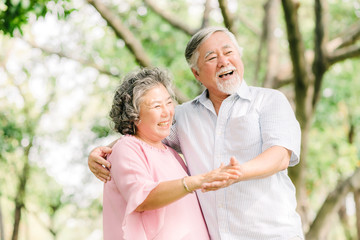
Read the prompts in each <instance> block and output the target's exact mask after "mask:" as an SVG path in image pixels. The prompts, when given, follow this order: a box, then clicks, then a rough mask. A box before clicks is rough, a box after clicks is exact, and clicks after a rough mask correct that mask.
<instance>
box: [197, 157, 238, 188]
mask: <svg viewBox="0 0 360 240" xmlns="http://www.w3.org/2000/svg"><path fill="white" fill-rule="evenodd" d="M242 175H243V173H242V171H241V165H240V164H239V162H238V161H237V160H236V159H235V157H231V159H230V163H229V164H228V165H224V164H223V163H222V164H221V165H220V167H219V168H217V169H215V170H213V171H211V172H209V173H206V174H205V179H206V180H205V182H204V183H203V184H202V185H201V191H202V192H209V191H216V190H218V189H220V188H225V187H228V186H230V185H231V184H234V183H237V182H239V181H240V180H241V177H242Z"/></svg>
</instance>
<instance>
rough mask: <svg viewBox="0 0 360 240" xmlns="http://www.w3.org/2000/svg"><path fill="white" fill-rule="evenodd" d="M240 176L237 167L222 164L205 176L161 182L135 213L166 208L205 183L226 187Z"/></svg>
mask: <svg viewBox="0 0 360 240" xmlns="http://www.w3.org/2000/svg"><path fill="white" fill-rule="evenodd" d="M238 174H239V172H238V171H237V170H236V168H235V167H233V168H231V167H230V168H229V167H224V165H223V164H222V165H221V166H220V167H219V168H217V169H215V170H213V171H210V172H208V173H205V174H201V175H196V176H188V177H185V178H182V179H177V180H172V181H165V182H161V183H159V185H158V186H157V187H156V188H154V189H153V190H152V191H151V192H150V193H149V195H148V196H147V198H146V199H145V200H144V202H142V203H141V204H140V205H139V206H138V207H137V208H136V209H135V211H137V212H143V211H148V210H154V209H158V208H161V207H164V206H166V205H168V204H170V203H173V202H175V201H177V200H179V199H181V198H183V197H184V196H186V195H187V194H189V193H192V192H193V191H195V190H198V189H201V188H202V185H203V184H204V183H212V182H217V183H218V184H223V185H226V182H227V181H229V180H232V179H236V178H238ZM217 189H219V188H217Z"/></svg>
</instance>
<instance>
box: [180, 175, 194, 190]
mask: <svg viewBox="0 0 360 240" xmlns="http://www.w3.org/2000/svg"><path fill="white" fill-rule="evenodd" d="M185 178H187V177H184V178H183V179H182V184H183V186H184V188H185V190H186V191H187V192H188V193H194V191H190V189H189V188H188V186H187V185H186V182H185Z"/></svg>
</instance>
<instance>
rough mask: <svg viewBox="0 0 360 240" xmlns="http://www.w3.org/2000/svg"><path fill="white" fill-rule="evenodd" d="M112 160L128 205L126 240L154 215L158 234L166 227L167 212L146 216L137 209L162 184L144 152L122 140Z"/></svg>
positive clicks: (113, 172)
mask: <svg viewBox="0 0 360 240" xmlns="http://www.w3.org/2000/svg"><path fill="white" fill-rule="evenodd" d="M109 160H110V162H111V170H110V171H111V177H112V179H113V180H114V181H115V185H116V187H117V189H118V190H119V192H120V194H121V195H122V197H123V198H124V199H125V201H126V202H127V205H126V210H125V215H124V220H123V224H122V228H123V231H124V237H127V238H128V239H132V236H133V235H134V234H135V233H134V227H136V226H138V225H139V220H140V222H141V219H143V218H144V217H147V218H148V216H151V220H152V224H151V225H152V227H151V228H152V229H151V232H152V233H153V234H154V235H156V233H157V232H159V231H160V230H161V228H162V227H163V225H164V215H165V210H164V209H163V208H159V209H156V210H151V211H145V212H144V213H139V212H135V209H136V208H137V207H138V206H139V205H140V204H141V203H143V202H144V200H145V199H146V198H147V196H148V195H149V193H150V192H151V191H152V190H153V189H154V188H155V187H156V186H157V185H158V184H159V182H158V181H156V179H155V176H153V175H152V174H151V166H150V165H149V163H148V159H147V157H146V155H145V153H144V151H142V150H141V147H140V146H139V145H137V144H134V143H133V142H131V141H120V142H118V143H117V144H116V145H115V146H114V147H113V150H112V153H111V155H110V157H109ZM144 214H145V215H144ZM142 215H144V216H142ZM143 220H145V219H143ZM139 231H140V229H139Z"/></svg>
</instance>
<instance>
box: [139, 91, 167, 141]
mask: <svg viewBox="0 0 360 240" xmlns="http://www.w3.org/2000/svg"><path fill="white" fill-rule="evenodd" d="M173 116H174V105H173V100H172V98H171V96H170V94H169V93H168V91H167V90H166V88H165V87H164V86H163V85H162V84H159V85H157V86H155V87H153V88H152V89H150V90H149V91H148V92H147V93H146V94H145V95H144V96H143V97H142V98H141V101H140V120H139V122H138V123H136V128H137V129H136V134H135V135H136V136H137V137H139V138H140V139H142V140H143V141H145V142H147V143H149V144H150V145H154V146H162V144H161V140H163V139H164V138H166V137H167V136H168V135H169V134H170V127H171V125H172V120H173Z"/></svg>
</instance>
